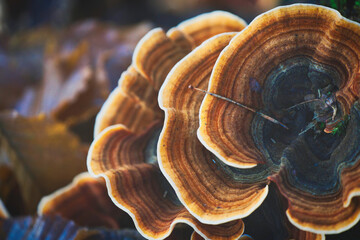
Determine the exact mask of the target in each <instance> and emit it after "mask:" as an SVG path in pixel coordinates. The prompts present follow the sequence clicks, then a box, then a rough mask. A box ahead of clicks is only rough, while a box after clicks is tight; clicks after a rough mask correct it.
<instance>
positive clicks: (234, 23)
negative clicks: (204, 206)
mask: <svg viewBox="0 0 360 240" xmlns="http://www.w3.org/2000/svg"><path fill="white" fill-rule="evenodd" d="M244 27H245V22H244V21H243V20H241V19H240V18H238V17H236V16H234V15H231V14H228V13H225V12H220V11H217V12H213V13H210V14H204V15H201V16H198V17H196V18H194V19H191V20H188V21H186V22H183V23H181V24H180V25H178V26H177V27H176V28H173V29H170V30H169V31H168V32H167V33H165V32H163V31H162V30H161V29H154V30H152V31H150V32H149V33H148V34H147V35H146V36H145V37H144V38H143V39H142V40H141V41H140V42H139V44H138V46H137V47H136V49H135V52H134V55H133V62H132V65H131V66H130V67H129V68H128V70H127V71H126V72H124V73H123V74H122V76H121V78H120V80H119V86H118V87H117V88H116V89H115V90H114V91H113V92H112V94H111V95H110V97H109V98H108V100H107V101H106V103H105V104H104V106H103V107H102V109H101V111H100V113H99V114H98V116H97V120H96V126H95V136H96V139H95V140H94V142H93V144H92V146H91V148H90V151H89V155H88V169H89V172H90V173H92V174H93V175H94V176H102V177H104V178H105V179H106V184H107V187H108V191H109V195H110V196H111V198H112V200H113V202H114V203H115V204H116V205H117V206H118V207H120V208H121V209H123V210H124V211H126V212H127V213H129V215H130V216H131V217H132V218H133V220H134V222H135V225H136V227H137V229H138V230H139V231H140V232H141V233H142V234H143V235H144V236H146V237H147V238H151V239H163V238H165V237H166V236H168V235H169V234H170V233H171V231H172V229H173V228H174V226H175V225H176V223H180V222H182V223H187V224H189V225H190V226H192V227H193V228H194V230H195V231H196V232H197V233H198V234H200V235H201V236H202V237H206V238H209V239H237V238H238V237H239V236H240V235H241V234H242V233H243V231H244V225H243V222H242V221H241V220H234V221H232V222H227V223H224V224H220V225H216V226H214V225H207V224H204V223H201V222H200V221H199V220H198V219H196V218H195V217H194V216H192V215H191V214H190V213H189V211H188V210H187V209H186V208H185V207H184V206H183V205H182V203H181V202H180V201H179V199H178V198H177V196H176V194H175V192H174V190H173V189H172V187H171V186H170V185H169V183H168V182H167V180H166V179H165V177H164V176H163V175H162V173H161V171H160V169H159V167H158V163H157V152H156V146H157V142H158V137H159V132H160V129H161V127H162V121H163V118H164V117H163V112H162V111H161V110H160V108H159V107H158V105H157V95H158V91H159V89H160V86H161V85H162V83H163V82H164V80H165V78H166V76H167V74H168V73H169V71H170V70H171V68H172V67H173V66H174V65H175V64H176V63H177V62H178V61H180V60H181V59H182V58H183V57H184V56H185V55H186V54H188V53H189V52H190V51H191V50H192V49H193V48H195V47H196V46H198V45H199V44H201V43H202V42H203V41H204V40H206V39H208V38H210V37H212V36H213V35H216V34H219V33H222V32H234V31H235V32H238V31H240V30H242V29H243V28H244Z"/></svg>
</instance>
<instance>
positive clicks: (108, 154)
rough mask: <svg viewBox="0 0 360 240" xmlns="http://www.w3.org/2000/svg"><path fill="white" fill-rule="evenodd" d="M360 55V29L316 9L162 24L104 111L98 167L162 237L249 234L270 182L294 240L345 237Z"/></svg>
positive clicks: (356, 168)
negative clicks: (178, 228)
mask: <svg viewBox="0 0 360 240" xmlns="http://www.w3.org/2000/svg"><path fill="white" fill-rule="evenodd" d="M359 59H360V25H359V24H358V23H355V22H352V21H350V20H347V19H345V18H343V17H342V16H341V15H340V14H339V13H338V12H337V11H335V10H331V9H329V8H325V7H321V6H316V5H304V4H295V5H290V6H285V7H278V8H276V9H273V10H271V11H269V12H266V13H264V14H262V15H260V16H258V17H257V18H256V19H254V20H253V21H252V22H251V23H250V24H249V25H248V26H246V24H245V22H244V21H243V20H242V19H240V18H238V17H236V16H234V15H232V14H229V13H225V12H220V11H217V12H213V13H209V14H203V15H201V16H198V17H195V18H193V19H190V20H188V21H186V22H184V23H181V24H180V25H178V26H177V27H175V28H173V29H170V30H169V31H168V32H166V33H165V32H164V31H163V30H161V29H154V30H152V31H150V32H149V33H148V34H147V35H146V36H145V37H143V39H142V40H141V41H140V42H139V44H138V45H137V47H136V49H135V52H134V55H133V61H132V64H131V66H130V67H129V68H128V70H127V71H125V72H124V73H123V74H122V75H121V78H120V80H119V85H118V87H117V88H116V89H115V90H114V91H113V92H112V93H111V95H110V96H109V98H108V99H107V101H106V102H105V104H104V105H103V107H102V109H101V111H100V113H99V114H98V116H97V119H96V125H95V140H94V142H93V143H92V146H91V148H90V150H89V154H88V159H87V165H88V170H89V172H90V173H91V174H92V175H93V176H96V177H103V178H104V179H105V180H106V186H107V190H108V194H109V195H110V197H111V200H112V201H113V202H114V204H115V205H116V206H117V207H119V208H121V209H122V210H124V211H125V212H127V213H128V214H129V215H130V216H131V217H132V219H133V221H134V223H135V226H136V227H137V229H138V230H139V232H140V233H141V234H142V235H143V236H144V237H146V238H150V239H164V238H166V237H167V236H169V235H170V233H171V231H172V229H173V228H174V226H175V225H176V224H177V223H186V224H188V225H190V226H191V227H193V228H194V230H195V232H194V234H193V235H192V239H201V238H205V239H238V238H239V237H240V236H241V235H242V234H243V232H244V227H245V228H246V226H244V223H243V221H242V220H241V219H242V218H244V217H247V216H249V215H251V214H252V213H253V212H254V211H255V210H256V209H257V208H259V206H260V205H261V204H262V203H263V201H264V200H265V199H266V197H267V195H268V192H269V184H270V183H271V182H273V185H274V186H276V187H277V188H278V190H279V191H280V193H281V195H282V196H283V197H284V199H285V200H286V202H287V210H286V216H287V219H288V220H289V222H290V223H291V224H292V225H294V229H296V230H294V231H293V233H292V237H294V238H296V239H323V238H324V234H334V233H340V232H343V231H345V230H347V229H349V228H351V227H352V226H354V225H355V224H356V223H357V222H358V221H359V219H360V198H359V195H360V190H359V189H360V103H359V96H360V78H359V74H360V71H359V70H360V66H359ZM189 86H194V87H196V88H198V89H203V90H208V91H209V92H211V93H214V94H218V95H220V96H223V97H226V98H228V99H232V100H234V101H236V102H238V103H240V104H243V105H245V106H249V107H251V108H253V109H256V111H258V112H259V113H261V114H256V113H254V112H253V111H249V110H248V109H246V108H244V107H239V106H237V105H236V104H233V103H231V102H229V101H226V100H223V99H221V98H218V97H214V96H213V95H210V94H204V93H200V92H199V91H194V89H189ZM309 99H310V100H311V101H309ZM321 99H323V100H321ZM330 100H331V102H330ZM324 104H325V105H324ZM164 113H165V114H164ZM264 116H269V117H271V118H272V119H276V120H278V121H279V122H281V123H283V124H284V125H286V128H285V127H283V126H281V125H280V124H275V123H274V121H268V120H269V119H267V118H266V117H264ZM341 121H344V122H343V127H342V131H340V132H337V133H336V134H335V133H334V134H331V133H332V132H333V129H335V128H336V127H339V125H338V123H339V122H341ZM345 121H346V122H345ZM335 122H336V124H335ZM320 123H324V124H325V126H320ZM334 124H335V125H334ZM325 128H327V131H328V132H327V131H324V129H325ZM329 129H330V130H329ZM329 133H330V134H329ZM248 238H249V237H248V236H243V237H242V239H248Z"/></svg>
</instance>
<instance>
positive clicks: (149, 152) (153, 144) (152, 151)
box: [144, 125, 182, 206]
mask: <svg viewBox="0 0 360 240" xmlns="http://www.w3.org/2000/svg"><path fill="white" fill-rule="evenodd" d="M161 128H162V126H159V125H157V126H156V127H155V129H153V131H152V132H151V133H150V134H151V136H150V138H149V140H148V142H147V145H146V148H145V151H144V155H145V163H148V164H153V165H155V166H157V172H156V174H155V175H154V176H153V177H156V178H157V179H156V180H157V181H158V185H159V188H158V189H154V191H158V194H159V195H160V196H162V197H163V198H166V199H168V200H170V201H171V202H172V203H173V204H174V205H177V206H181V205H182V204H181V202H180V200H179V198H178V197H177V196H176V193H175V191H174V189H173V188H172V187H171V185H170V183H169V182H168V181H167V180H166V178H165V177H164V175H163V174H162V173H161V171H160V169H159V168H158V158H157V143H158V141H159V137H160V132H161Z"/></svg>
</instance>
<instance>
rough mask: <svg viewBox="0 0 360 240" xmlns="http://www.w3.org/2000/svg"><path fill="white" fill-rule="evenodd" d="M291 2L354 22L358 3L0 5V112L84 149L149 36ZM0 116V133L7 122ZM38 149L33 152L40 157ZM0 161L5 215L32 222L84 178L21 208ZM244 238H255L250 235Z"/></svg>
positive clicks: (36, 0) (66, 1) (237, 0)
mask: <svg viewBox="0 0 360 240" xmlns="http://www.w3.org/2000/svg"><path fill="white" fill-rule="evenodd" d="M293 3H315V4H321V5H325V6H328V7H332V8H335V9H337V10H339V11H340V12H341V14H343V15H344V16H346V17H348V18H350V19H352V20H355V21H359V19H360V18H359V16H360V15H359V12H360V10H359V9H360V1H355V0H313V1H292V0H220V1H219V0H101V1H100V0H0V113H1V112H5V111H6V110H13V109H15V110H16V111H17V112H19V113H20V114H21V115H22V116H24V117H25V120H23V121H26V118H28V119H31V118H32V117H37V116H39V114H40V113H41V114H45V115H46V116H48V117H49V118H51V119H52V120H51V121H55V122H56V123H61V124H64V125H65V126H66V131H67V130H69V132H71V133H72V134H74V135H76V137H78V138H79V139H80V141H81V143H82V144H85V145H86V146H85V148H87V147H88V146H89V143H91V141H92V139H93V127H94V121H95V116H96V114H97V112H98V111H99V109H100V107H101V106H102V104H103V103H104V101H105V100H106V98H107V96H108V94H109V93H110V92H111V90H112V89H113V88H115V87H116V85H117V81H118V79H119V77H120V75H121V73H122V72H123V71H124V70H126V68H127V67H128V66H129V65H130V63H131V56H132V53H133V50H134V48H135V46H136V44H137V42H138V41H139V40H140V39H141V37H142V36H144V35H145V34H146V33H147V32H148V31H149V30H150V29H152V28H154V27H162V28H163V29H164V30H168V29H169V28H170V27H173V26H176V25H177V24H178V23H180V22H181V21H183V20H185V19H188V18H191V17H193V16H196V15H198V14H200V13H204V12H210V11H213V10H225V11H229V12H231V13H234V14H236V15H238V16H240V17H242V18H243V19H244V20H245V21H246V22H247V23H250V22H251V21H252V19H253V18H254V17H256V16H257V15H258V14H260V13H263V12H265V11H267V10H269V9H272V8H274V7H276V6H280V5H287V4H293ZM1 117H2V116H0V126H1V124H2V123H4V122H6V121H7V120H6V119H5V118H4V117H2V118H1ZM4 119H5V120H4ZM0 130H1V129H0ZM16 131H22V130H21V129H15V130H14V132H15V133H16ZM36 131H40V132H41V129H40V130H36ZM15 133H14V136H15V135H16V134H15ZM0 137H1V136H0ZM0 140H1V139H0ZM0 143H1V142H0ZM41 147H42V146H39V147H38V150H39V149H40V150H41V151H46V149H43V148H41ZM40 150H39V151H40ZM65 150H66V149H65ZM85 155H86V151H85ZM84 159H85V157H84ZM0 160H1V161H0V167H3V166H4V165H6V166H7V167H8V166H10V167H9V168H7V169H6V172H7V174H8V175H5V174H4V171H5V170H4V169H2V170H1V169H0V170H1V171H0V199H2V201H3V202H4V204H5V206H6V207H7V209H8V211H9V212H10V215H11V216H24V215H34V213H35V212H36V204H37V203H38V201H39V200H40V198H41V197H42V196H43V195H46V194H50V193H51V192H53V191H55V190H56V189H58V188H59V187H62V186H65V185H66V184H68V183H69V182H70V181H71V179H72V177H73V176H74V175H75V173H78V172H81V171H86V169H85V164H83V166H80V167H79V169H77V170H76V172H74V174H72V175H71V176H69V178H67V179H61V181H59V183H57V184H54V185H52V186H50V187H49V188H48V189H47V190H46V191H44V192H42V193H41V194H42V195H41V196H40V195H39V196H37V197H34V196H32V198H33V200H32V202H27V200H26V199H27V196H26V193H25V191H23V189H22V186H21V179H19V178H21V177H19V175H18V174H17V170H16V169H14V168H12V166H11V164H7V163H5V164H4V162H3V159H1V156H0ZM9 161H10V162H11V159H10V160H9ZM44 161H45V160H44ZM42 181H46V179H45V180H44V179H43V180H42ZM19 182H20V184H19ZM19 196H20V197H19ZM14 199H16V200H14ZM265 207H266V206H265ZM261 211H262V210H259V211H258V212H255V214H254V218H249V219H248V220H247V221H248V222H249V223H251V222H252V221H254V222H255V224H253V225H255V226H256V225H257V221H258V219H265V220H266V216H265V217H264V216H263V215H261V214H262V213H261ZM269 219H271V217H269ZM265 220H264V221H265ZM357 229H358V228H357ZM247 231H249V232H248V233H251V234H252V236H256V234H259V233H258V229H257V228H254V229H251V228H250V229H249V230H247ZM251 231H252V232H251ZM268 231H269V232H274V230H268ZM351 231H356V230H351ZM265 233H266V234H270V233H267V232H266V230H264V234H265ZM357 233H358V232H357ZM274 234H276V233H274ZM267 236H269V235H267ZM327 239H339V238H338V236H337V237H334V238H332V237H329V238H327ZM342 239H349V238H342Z"/></svg>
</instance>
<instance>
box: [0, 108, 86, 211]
mask: <svg viewBox="0 0 360 240" xmlns="http://www.w3.org/2000/svg"><path fill="white" fill-rule="evenodd" d="M87 149H88V146H86V145H83V144H82V143H81V142H80V141H79V140H78V138H77V137H76V136H75V135H73V134H72V133H70V132H68V130H67V128H66V126H65V125H64V124H62V123H57V122H55V121H54V120H51V119H50V118H48V117H45V115H40V116H37V117H33V118H25V117H22V116H20V115H19V114H17V113H14V112H12V113H1V114H0V152H1V154H0V164H8V165H10V166H11V167H12V169H13V171H14V174H15V176H16V178H17V181H18V183H19V186H20V191H21V193H22V195H23V198H24V201H25V204H26V207H27V208H28V209H29V211H30V212H35V211H36V206H37V204H38V202H39V200H40V199H41V197H42V196H44V195H47V194H49V193H51V192H53V191H54V190H56V189H58V188H60V187H62V186H64V185H66V184H68V183H69V182H71V180H72V178H73V177H74V176H75V175H76V174H78V173H80V172H83V171H84V170H85V169H86V168H85V160H86V154H87Z"/></svg>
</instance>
